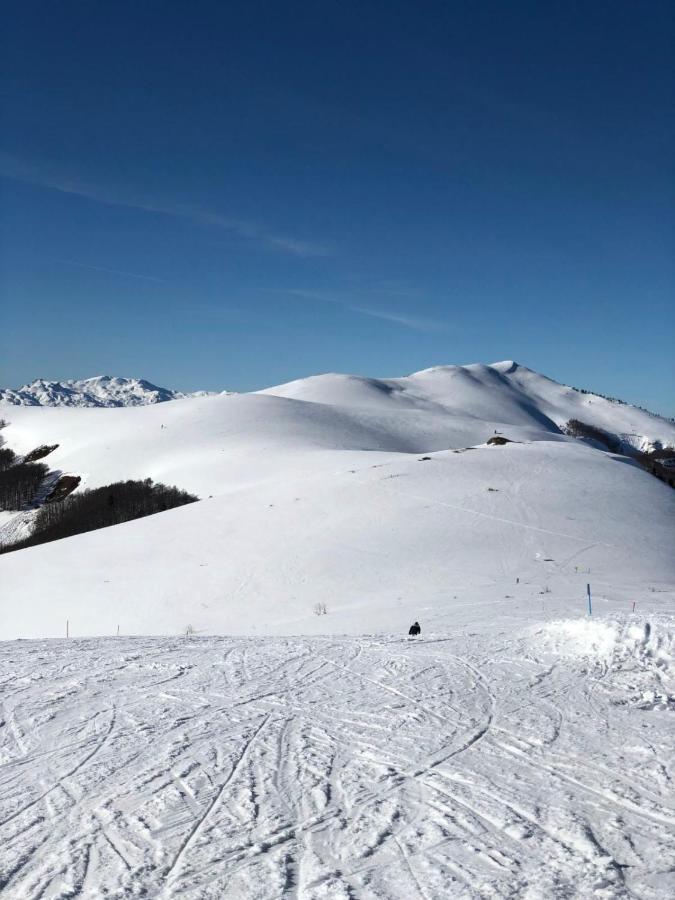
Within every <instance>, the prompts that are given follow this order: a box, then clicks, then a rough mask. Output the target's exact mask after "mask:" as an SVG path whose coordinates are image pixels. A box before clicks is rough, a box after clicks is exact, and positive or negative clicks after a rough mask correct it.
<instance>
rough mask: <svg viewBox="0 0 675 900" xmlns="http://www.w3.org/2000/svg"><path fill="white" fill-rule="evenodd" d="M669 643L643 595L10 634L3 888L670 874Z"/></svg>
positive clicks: (656, 879)
mask: <svg viewBox="0 0 675 900" xmlns="http://www.w3.org/2000/svg"><path fill="white" fill-rule="evenodd" d="M483 624H485V623H483ZM674 653H675V631H674V629H673V618H672V617H670V618H669V617H664V616H662V615H659V614H658V613H652V614H645V615H643V616H640V617H637V616H628V617H625V616H624V617H609V618H606V619H604V620H602V621H600V620H598V621H596V620H593V619H583V618H577V619H575V620H562V621H553V622H551V623H549V624H542V623H538V624H537V625H534V626H532V625H531V626H528V627H522V626H521V627H520V628H516V629H513V628H511V629H509V631H508V632H505V631H503V630H501V629H500V628H491V629H490V630H489V632H486V631H485V629H483V630H482V633H480V634H478V633H476V632H475V631H473V630H471V629H468V628H461V629H445V630H444V631H443V632H442V633H439V634H436V635H434V634H427V633H426V632H423V634H422V637H421V638H419V639H410V640H407V639H404V638H400V637H394V636H386V637H385V636H380V637H378V636H375V635H361V636H359V637H336V636H332V637H329V636H324V637H288V638H280V637H271V638H217V637H204V638H189V637H183V638H177V637H174V638H119V639H115V638H109V639H89V640H86V639H81V640H77V641H72V642H66V641H48V642H46V641H42V642H40V641H29V642H8V643H4V644H2V645H0V659H1V663H0V670H1V671H2V673H3V681H2V688H3V710H2V714H3V719H4V722H3V724H4V727H3V728H2V729H0V785H1V787H0V827H1V828H2V836H3V840H2V844H1V846H0V884H1V885H2V887H3V896H8V897H12V898H19V897H70V896H78V897H86V898H95V897H103V896H110V897H117V898H121V897H135V896H148V897H157V898H160V897H162V898H173V897H181V898H214V900H215V898H224V897H227V898H237V900H248V898H256V900H266V898H269V900H278V898H284V900H285V898H303V900H308V898H312V900H314V898H316V900H319V898H327V900H337V898H343V900H348V898H353V897H358V898H360V900H371V898H381V900H411V898H422V900H431V898H435V900H441V898H447V897H452V898H458V900H460V898H472V900H473V898H494V900H496V898H512V897H519V898H526V900H541V898H549V897H594V898H608V900H609V898H612V900H614V898H623V897H627V898H630V897H636V898H638V897H639V898H643V900H650V898H667V897H672V896H673V894H674V893H675V845H674V843H673V833H675V794H674V793H673V789H672V779H673V778H675V769H674V763H675V757H674V756H673V752H672V751H673V736H674V729H673V717H674V715H675V682H674V679H673V668H672V665H673V654H674Z"/></svg>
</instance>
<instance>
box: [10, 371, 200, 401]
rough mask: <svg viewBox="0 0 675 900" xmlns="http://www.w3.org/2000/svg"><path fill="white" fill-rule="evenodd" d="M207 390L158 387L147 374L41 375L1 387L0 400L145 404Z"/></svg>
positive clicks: (197, 394)
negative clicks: (48, 378) (56, 377)
mask: <svg viewBox="0 0 675 900" xmlns="http://www.w3.org/2000/svg"><path fill="white" fill-rule="evenodd" d="M208 393H209V392H207V391H197V392H196V393H194V394H184V393H182V392H181V391H170V390H168V388H161V387H157V385H155V384H151V383H150V382H149V381H145V379H143V378H113V377H111V376H110V375H97V376H96V377H95V378H84V379H82V380H80V381H75V380H69V381H45V379H44V378H38V379H36V380H35V381H32V382H31V383H30V384H24V386H23V387H20V388H17V389H16V390H12V389H11V388H6V389H5V390H0V403H2V402H4V403H8V404H12V405H14V406H106V407H109V406H145V405H146V404H148V403H162V402H164V401H166V400H177V399H180V398H184V397H199V396H207V395H208Z"/></svg>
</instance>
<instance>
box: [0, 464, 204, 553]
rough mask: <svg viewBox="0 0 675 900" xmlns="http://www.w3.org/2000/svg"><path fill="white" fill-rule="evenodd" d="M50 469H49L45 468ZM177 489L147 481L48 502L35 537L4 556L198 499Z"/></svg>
mask: <svg viewBox="0 0 675 900" xmlns="http://www.w3.org/2000/svg"><path fill="white" fill-rule="evenodd" d="M15 468H17V467H15ZM43 468H44V469H46V466H43ZM198 499H199V498H198V497H195V496H194V495H193V494H189V493H188V492H187V491H183V490H181V489H180V488H177V487H169V486H167V485H165V484H155V483H153V481H152V479H151V478H146V479H145V480H144V481H118V482H116V483H114V484H109V485H106V486H105V487H100V488H94V489H93V490H86V491H82V493H76V494H70V495H69V496H68V497H66V498H65V499H64V500H60V501H57V502H47V503H45V504H44V505H43V506H41V507H40V509H39V510H38V512H37V514H36V517H35V520H34V522H33V532H32V534H31V535H30V536H29V537H27V538H24V539H23V540H21V541H17V542H16V543H14V544H11V545H9V546H7V547H0V553H7V552H10V551H12V550H20V549H23V548H24V547H32V546H34V545H36V544H44V543H47V542H48V541H56V540H60V539H61V538H65V537H72V536H73V535H75V534H82V533H84V532H86V531H95V530H96V529H98V528H107V527H108V526H110V525H119V524H121V523H122V522H129V521H131V520H133V519H140V518H143V517H144V516H151V515H154V514H155V513H158V512H164V511H165V510H167V509H173V508H174V507H177V506H184V505H185V504H187V503H194V502H195V501H196V500H198Z"/></svg>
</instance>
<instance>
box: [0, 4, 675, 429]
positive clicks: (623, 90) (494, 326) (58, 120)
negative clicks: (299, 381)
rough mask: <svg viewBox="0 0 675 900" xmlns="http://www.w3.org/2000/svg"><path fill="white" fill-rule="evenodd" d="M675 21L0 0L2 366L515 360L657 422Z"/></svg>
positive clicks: (164, 374)
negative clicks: (3, 2)
mask: <svg viewBox="0 0 675 900" xmlns="http://www.w3.org/2000/svg"><path fill="white" fill-rule="evenodd" d="M674 9H675V7H673V5H672V4H671V3H661V2H659V0H650V2H649V3H645V4H639V3H634V2H621V0H613V2H607V3H605V2H592V3H575V2H564V3H563V2H550V3H541V2H538V0H537V2H532V3H524V2H512V3H504V2H480V0H478V2H476V3H467V2H442V3H440V2H439V3H435V2H428V3H419V2H410V3H399V2H395V0H387V2H369V0H361V2H358V3H356V2H354V3H350V2H344V0H343V2H328V0H314V2H308V3H294V2H285V3H279V2H269V3H261V2H256V0H248V2H245V3H237V2H227V3H220V2H218V3H216V2H213V3H211V2H208V3H207V2H199V0H195V2H192V3H189V4H188V3H185V2H168V0H163V2H146V3H138V2H125V0H121V2H115V3H84V2H69V0H65V2H61V3H58V4H57V3H53V2H47V0H43V2H30V0H29V2H26V3H23V4H18V3H15V4H10V5H9V6H7V7H5V9H4V13H3V29H2V34H3V36H2V37H1V38H0V57H1V60H0V78H1V81H2V94H1V98H0V113H1V120H2V130H1V134H0V190H1V197H0V200H1V203H2V207H1V209H2V211H1V212H0V265H1V270H0V289H1V291H2V303H3V313H2V335H1V336H0V384H2V385H3V386H12V387H15V386H18V385H19V384H20V383H22V382H24V381H27V380H32V379H33V378H35V377H44V378H53V379H62V378H78V377H86V376H89V375H94V374H103V373H106V374H120V375H137V376H143V377H145V378H148V379H150V380H151V381H155V382H156V383H159V384H162V385H166V386H168V387H176V388H182V389H197V388H208V389H217V388H229V389H233V390H247V389H255V388H259V387H264V386H267V385H270V384H273V383H278V382H281V381H285V380H289V379H291V378H296V377H300V376H303V375H309V374H314V373H317V372H323V371H349V372H356V373H361V374H368V375H379V376H393V375H402V374H406V373H408V372H411V371H414V370H416V369H420V368H425V367H427V366H431V365H440V364H446V363H466V362H478V361H482V362H492V361H496V360H500V359H516V360H517V361H519V362H521V363H523V364H525V365H528V366H530V367H532V368H535V369H537V370H539V371H542V372H544V373H545V374H547V375H549V376H551V377H554V378H557V379H558V380H561V381H564V382H566V383H572V384H575V385H578V386H582V387H588V388H592V389H594V390H598V391H602V392H604V393H608V394H612V395H616V396H620V397H623V398H624V399H627V400H630V401H633V402H637V403H640V404H643V405H646V406H648V407H650V408H653V409H654V410H656V411H659V412H663V413H666V414H669V415H675V390H674V387H675V353H674V352H673V344H674V340H673V338H674V336H675V312H674V307H675V304H674V303H673V299H674V298H673V287H674V284H675V278H674V271H673V268H674V258H675V257H674V254H673V250H674V249H675V248H674V246H673V244H674V242H673V236H674V227H673V225H674V223H673V208H674V207H673V162H672V152H673V130H674V126H673V122H674V121H675V120H674V118H673V83H674V82H673V57H672V42H673V35H674V27H673V10H674Z"/></svg>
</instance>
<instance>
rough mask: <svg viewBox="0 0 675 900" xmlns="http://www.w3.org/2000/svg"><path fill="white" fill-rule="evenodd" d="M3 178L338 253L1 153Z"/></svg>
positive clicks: (302, 249)
mask: <svg viewBox="0 0 675 900" xmlns="http://www.w3.org/2000/svg"><path fill="white" fill-rule="evenodd" d="M0 176H2V177H4V178H9V179H11V180H12V181H21V182H24V183H26V184H33V185H37V186H39V187H44V188H48V189H50V190H53V191H59V192H60V193H62V194H74V195H75V196H78V197H85V198H86V199H87V200H93V201H95V202H96V203H103V204H105V205H106V206H121V207H126V208H128V209H138V210H141V211H142V212H146V213H154V214H157V215H163V216H172V217H174V218H180V219H187V220H189V221H192V222H194V223H196V224H198V225H210V226H215V227H217V228H223V229H226V230H227V231H231V232H232V233H233V234H236V235H237V236H238V237H242V238H245V239H247V240H250V241H255V242H256V243H258V244H259V245H260V246H262V247H264V248H266V249H268V250H273V251H277V252H281V253H288V254H289V255H291V256H297V257H300V258H309V257H322V256H333V255H334V253H335V250H334V248H333V247H331V246H330V245H328V244H325V243H318V242H314V241H307V240H300V239H297V238H294V237H289V236H286V235H278V234H273V233H271V232H268V231H267V230H266V229H265V228H263V227H261V226H258V225H255V224H253V223H251V222H244V221H242V220H240V219H236V218H233V217H231V216H225V215H222V214H220V213H213V212H210V211H208V210H203V209H196V208H193V207H190V206H185V205H183V204H163V203H155V202H154V201H147V200H145V199H144V198H139V197H132V196H121V195H120V193H119V192H117V191H114V190H112V189H111V188H107V187H105V186H102V185H99V184H95V183H93V182H91V181H88V180H86V179H82V178H78V177H73V176H71V175H67V174H65V173H63V172H58V171H56V170H55V168H54V167H53V166H51V165H49V164H46V165H44V166H37V165H34V164H32V163H26V162H24V161H23V160H19V159H16V158H15V157H13V156H10V155H8V154H5V153H2V152H0Z"/></svg>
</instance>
